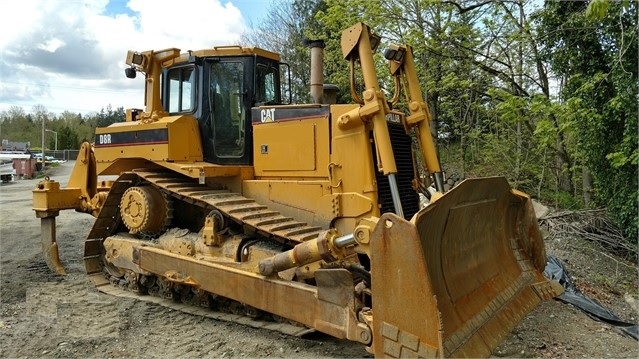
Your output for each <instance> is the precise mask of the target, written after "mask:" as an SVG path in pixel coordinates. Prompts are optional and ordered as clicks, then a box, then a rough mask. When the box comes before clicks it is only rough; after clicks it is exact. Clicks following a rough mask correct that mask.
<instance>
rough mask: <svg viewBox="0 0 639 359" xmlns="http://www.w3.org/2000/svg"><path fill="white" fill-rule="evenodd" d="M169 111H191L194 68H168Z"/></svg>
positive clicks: (193, 98) (193, 101)
mask: <svg viewBox="0 0 639 359" xmlns="http://www.w3.org/2000/svg"><path fill="white" fill-rule="evenodd" d="M167 79H168V82H169V83H168V85H169V86H168V91H169V93H168V96H167V98H168V100H169V103H168V109H169V113H179V112H192V111H193V110H194V109H195V70H194V68H193V67H181V68H176V69H171V70H169V72H168V74H167Z"/></svg>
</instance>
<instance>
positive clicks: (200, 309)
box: [84, 170, 322, 336]
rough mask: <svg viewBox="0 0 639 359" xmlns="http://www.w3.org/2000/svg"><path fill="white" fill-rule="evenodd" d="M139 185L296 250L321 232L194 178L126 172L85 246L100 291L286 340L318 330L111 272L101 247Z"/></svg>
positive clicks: (87, 262)
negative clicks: (274, 333) (122, 203)
mask: <svg viewBox="0 0 639 359" xmlns="http://www.w3.org/2000/svg"><path fill="white" fill-rule="evenodd" d="M140 184H150V185H153V186H155V187H156V188H158V189H160V190H161V191H162V192H163V193H164V194H165V195H166V196H170V197H172V198H176V199H179V200H181V201H184V202H186V203H189V204H191V205H193V206H198V207H200V208H203V209H205V210H206V211H211V210H217V211H219V212H221V213H222V214H223V216H224V217H225V220H231V221H234V222H236V223H239V224H241V225H242V226H243V228H244V230H245V231H246V232H249V233H253V234H257V235H259V236H260V237H262V238H270V239H273V240H276V241H277V242H280V243H287V244H290V245H294V244H295V243H299V242H302V241H305V240H309V239H313V238H316V237H317V235H318V234H319V233H320V232H321V231H322V228H321V227H315V226H308V225H307V224H306V223H303V222H299V221H296V220H294V219H293V218H290V217H286V216H283V215H281V214H280V213H279V212H277V211H273V210H271V209H269V208H268V207H266V206H263V205H261V204H258V203H256V202H255V201H254V200H252V199H249V198H246V197H243V196H241V195H239V194H236V193H232V192H230V191H228V190H214V189H211V188H209V187H207V186H205V185H199V184H197V182H196V181H195V180H193V179H191V178H187V177H183V176H180V175H177V174H175V173H172V172H165V171H148V170H144V171H141V170H140V171H135V170H134V171H131V172H125V173H123V174H122V175H121V176H120V177H119V178H118V179H117V180H116V181H115V182H114V184H113V186H112V187H111V189H110V191H109V195H108V197H107V198H106V200H105V203H104V206H103V207H102V209H101V211H100V214H99V216H98V218H97V219H96V221H95V222H94V225H93V228H92V229H91V231H90V233H89V235H88V237H87V239H86V241H85V251H84V262H85V268H86V271H87V274H88V275H89V277H90V279H91V281H92V282H93V283H94V285H95V286H96V288H97V289H98V290H100V291H101V292H104V293H106V294H110V295H114V296H118V297H128V298H135V299H139V300H143V301H147V302H152V303H157V304H161V305H163V306H166V307H169V308H172V309H175V310H180V311H182V312H186V313H190V314H194V315H198V316H203V317H208V318H213V319H218V320H224V321H229V322H235V323H239V324H243V325H248V326H251V327H254V328H262V329H269V330H274V331H278V332H281V333H284V334H287V335H293V336H302V335H305V334H308V333H311V332H314V329H309V328H307V327H305V326H301V325H299V324H297V323H292V322H290V321H288V320H280V318H273V317H272V316H271V315H270V314H267V313H264V312H261V311H258V310H256V309H254V308H247V307H245V306H243V305H241V304H240V303H237V302H234V301H230V300H227V299H225V298H221V297H217V296H215V295H213V294H210V293H199V292H197V291H195V290H192V289H191V288H189V287H185V286H184V287H181V286H179V285H178V286H176V285H172V284H170V283H169V282H168V281H166V280H163V279H162V278H158V277H155V276H141V277H140V278H137V276H132V275H129V273H126V274H125V273H124V272H123V273H114V272H117V270H116V271H114V270H113V269H111V270H109V268H108V267H105V264H104V263H105V262H104V259H103V255H104V253H103V245H102V242H103V240H104V239H105V238H107V237H109V236H113V235H115V234H116V233H117V232H118V231H120V230H122V227H123V226H122V224H121V219H120V214H119V211H120V200H121V198H122V195H123V194H124V192H125V191H126V190H127V189H128V188H130V187H132V186H137V185H140ZM147 294H150V295H147ZM273 319H274V320H273Z"/></svg>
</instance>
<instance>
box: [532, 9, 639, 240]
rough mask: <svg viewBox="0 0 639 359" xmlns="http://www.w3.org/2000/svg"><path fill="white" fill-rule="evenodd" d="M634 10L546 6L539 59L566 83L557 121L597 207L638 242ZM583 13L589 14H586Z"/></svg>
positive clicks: (635, 18) (540, 17) (540, 21)
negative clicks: (562, 121) (563, 125)
mask: <svg viewBox="0 0 639 359" xmlns="http://www.w3.org/2000/svg"><path fill="white" fill-rule="evenodd" d="M637 7H638V6H637V3H636V2H631V3H629V2H623V3H619V2H611V1H606V0H593V1H591V2H590V3H588V2H586V1H571V2H547V3H546V6H545V9H544V10H543V11H542V12H540V13H539V23H540V29H542V31H541V35H542V39H543V43H544V45H545V56H546V57H547V59H548V61H549V62H550V64H551V66H552V69H553V70H554V71H555V72H556V73H557V74H558V75H560V76H562V77H563V78H564V82H565V86H564V88H563V89H562V91H561V96H562V98H563V100H564V103H565V106H564V107H565V110H564V112H563V114H562V115H563V116H564V117H565V118H570V121H571V123H572V124H573V131H574V132H573V136H574V137H575V138H576V141H575V144H576V150H575V152H576V154H577V155H578V156H579V159H580V160H582V161H583V164H584V166H586V167H587V168H588V169H590V171H591V172H592V174H593V181H594V187H595V191H594V194H595V198H594V199H595V202H596V204H597V205H601V206H605V207H606V208H607V209H608V210H609V212H610V213H611V214H612V216H613V218H614V219H615V220H616V221H617V222H618V224H620V226H621V227H622V229H623V231H624V234H625V235H626V236H627V237H628V238H630V239H631V240H633V241H636V240H637V222H638V216H637V212H638V211H637V203H638V201H637V187H638V181H637V158H638V157H639V153H638V146H637V144H638V143H639V138H638V136H637V133H638V129H637V116H638V111H637V95H638V89H637V80H638V76H637V75H638V74H637V72H638V70H637V66H636V54H637V53H638V48H637V42H638V41H637V31H636V29H637V25H638V24H637ZM586 8H587V10H585V9H586Z"/></svg>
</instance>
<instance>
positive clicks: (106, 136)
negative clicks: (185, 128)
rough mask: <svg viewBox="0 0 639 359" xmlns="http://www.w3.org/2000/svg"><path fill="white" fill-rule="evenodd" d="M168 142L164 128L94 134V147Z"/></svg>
mask: <svg viewBox="0 0 639 359" xmlns="http://www.w3.org/2000/svg"><path fill="white" fill-rule="evenodd" d="M168 142H169V131H168V129H166V128H163V129H156V130H140V131H130V132H114V133H103V134H98V135H96V143H95V147H110V146H136V145H154V144H161V143H168Z"/></svg>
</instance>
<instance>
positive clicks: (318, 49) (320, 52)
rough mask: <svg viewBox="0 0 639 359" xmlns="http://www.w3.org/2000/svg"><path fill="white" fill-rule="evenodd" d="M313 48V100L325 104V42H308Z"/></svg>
mask: <svg viewBox="0 0 639 359" xmlns="http://www.w3.org/2000/svg"><path fill="white" fill-rule="evenodd" d="M307 44H308V46H309V47H310V48H311V99H312V100H313V103H316V104H321V103H323V97H324V46H325V45H324V40H308V42H307Z"/></svg>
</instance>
